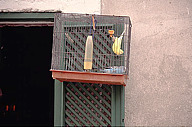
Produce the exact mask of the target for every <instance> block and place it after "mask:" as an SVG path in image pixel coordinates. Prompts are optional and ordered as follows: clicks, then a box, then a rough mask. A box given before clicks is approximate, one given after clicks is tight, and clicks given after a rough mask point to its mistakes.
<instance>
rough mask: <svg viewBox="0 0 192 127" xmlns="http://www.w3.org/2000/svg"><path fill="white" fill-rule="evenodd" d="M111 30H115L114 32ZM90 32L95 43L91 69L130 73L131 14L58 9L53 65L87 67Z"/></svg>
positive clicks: (63, 68) (75, 67) (104, 71)
mask: <svg viewBox="0 0 192 127" xmlns="http://www.w3.org/2000/svg"><path fill="white" fill-rule="evenodd" d="M92 16H93V17H94V20H93V17H92ZM94 21H95V22H94ZM94 23H95V30H94V29H93V28H94V25H93V24H94ZM109 30H114V34H113V35H112V36H110V34H109ZM90 31H91V32H90ZM89 35H91V36H92V43H93V55H92V59H91V61H92V69H90V70H89V71H90V72H98V73H120V74H128V64H129V62H128V60H129V45H130V19H129V17H127V16H104V15H89V14H72V13H57V14H56V15H55V21H54V33H53V49H52V66H51V69H52V70H65V71H81V72H84V71H86V70H85V69H84V62H85V47H86V41H87V38H88V36H89ZM121 39H122V40H121ZM115 43H116V45H115ZM114 46H115V47H114ZM120 50H122V51H120ZM117 52H120V53H117ZM122 52H123V53H122Z"/></svg>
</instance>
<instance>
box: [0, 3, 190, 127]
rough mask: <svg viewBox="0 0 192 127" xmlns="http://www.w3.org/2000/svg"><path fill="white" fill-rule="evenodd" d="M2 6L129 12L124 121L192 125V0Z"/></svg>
mask: <svg viewBox="0 0 192 127" xmlns="http://www.w3.org/2000/svg"><path fill="white" fill-rule="evenodd" d="M100 2H101V4H100ZM0 11H3V12H7V11H11V12H15V11H17V12H31V11H39V12H43V11H46V12H49V11H51V12H53V11H62V12H76V13H95V14H100V13H102V14H112V15H129V16H130V17H131V20H132V25H133V27H132V41H131V54H130V73H129V74H130V76H129V79H130V80H129V83H128V85H127V86H126V97H125V117H126V119H125V125H133V126H135V125H142V126H143V125H145V126H146V125H150V126H153V125H156V126H158V125H160V126H163V125H169V126H172V125H175V126H177V125H192V60H191V59H192V51H191V49H192V41H191V40H192V0H102V1H100V0H0Z"/></svg>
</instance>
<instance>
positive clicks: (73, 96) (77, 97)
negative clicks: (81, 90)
mask: <svg viewBox="0 0 192 127" xmlns="http://www.w3.org/2000/svg"><path fill="white" fill-rule="evenodd" d="M66 89H67V91H69V92H70V93H71V94H72V95H73V97H75V99H76V100H78V101H79V103H80V104H81V105H83V107H84V108H85V109H86V110H87V111H88V112H89V113H91V115H92V116H93V117H95V119H97V120H98V122H100V123H101V125H103V126H105V124H104V123H103V122H101V121H100V119H99V118H98V117H97V116H96V115H95V114H94V113H93V112H92V111H91V110H90V109H89V108H87V106H86V105H85V104H84V103H83V102H81V101H80V100H79V99H78V97H77V96H76V95H75V94H74V93H73V92H72V91H71V90H70V89H68V88H66Z"/></svg>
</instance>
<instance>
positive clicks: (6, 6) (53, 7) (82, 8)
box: [0, 0, 101, 14]
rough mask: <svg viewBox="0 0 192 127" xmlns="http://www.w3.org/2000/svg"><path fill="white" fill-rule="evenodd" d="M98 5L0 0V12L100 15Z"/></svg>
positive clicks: (84, 0)
mask: <svg viewBox="0 0 192 127" xmlns="http://www.w3.org/2000/svg"><path fill="white" fill-rule="evenodd" d="M100 5H101V4H100V0H0V11H3V12H7V11H9V12H32V11H33V12H45V11H46V12H55V11H62V12H66V13H94V14H100V10H101V6H100Z"/></svg>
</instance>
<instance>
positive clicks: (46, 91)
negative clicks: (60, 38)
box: [0, 26, 54, 126]
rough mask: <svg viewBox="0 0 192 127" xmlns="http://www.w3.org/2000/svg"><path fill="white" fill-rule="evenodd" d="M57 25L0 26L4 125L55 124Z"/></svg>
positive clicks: (0, 122)
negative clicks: (53, 72) (53, 56)
mask: <svg viewBox="0 0 192 127" xmlns="http://www.w3.org/2000/svg"><path fill="white" fill-rule="evenodd" d="M52 40H53V27H48V26H47V27H2V28H0V89H1V90H2V93H3V95H2V96H1V97H0V125H30V126H31V125H32V126H35V125H38V126H42V125H44V126H53V116H54V115H53V105H54V101H53V98H54V95H53V93H54V87H53V84H54V82H53V79H52V77H51V72H50V71H49V69H50V68H51V67H50V65H51V50H52Z"/></svg>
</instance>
